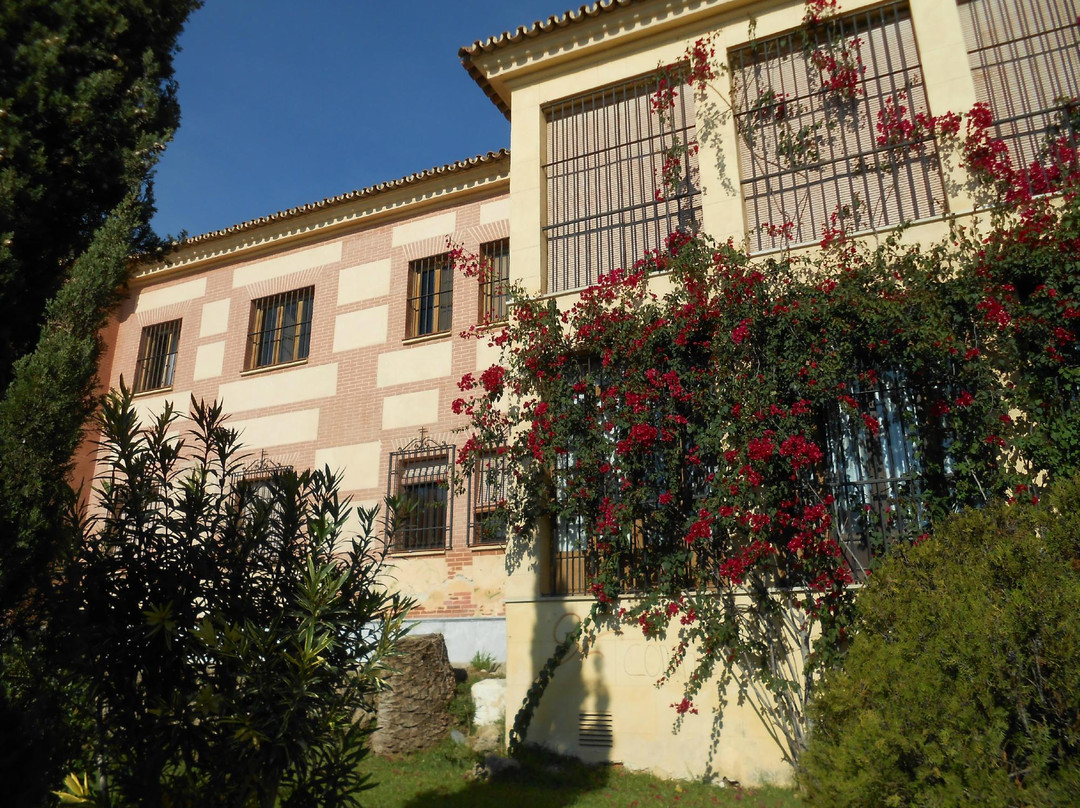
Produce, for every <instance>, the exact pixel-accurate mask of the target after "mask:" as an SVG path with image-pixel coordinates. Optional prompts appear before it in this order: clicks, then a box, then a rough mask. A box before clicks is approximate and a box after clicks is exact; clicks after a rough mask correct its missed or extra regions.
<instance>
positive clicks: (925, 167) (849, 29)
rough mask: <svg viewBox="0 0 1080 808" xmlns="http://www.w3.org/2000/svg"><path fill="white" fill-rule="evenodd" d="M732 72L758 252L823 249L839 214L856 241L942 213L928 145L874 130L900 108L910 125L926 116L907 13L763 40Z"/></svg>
mask: <svg viewBox="0 0 1080 808" xmlns="http://www.w3.org/2000/svg"><path fill="white" fill-rule="evenodd" d="M829 59H835V60H837V61H838V62H839V63H840V66H839V67H831V66H830V62H829ZM729 64H730V67H731V82H732V102H733V105H734V107H735V125H736V129H737V132H738V134H739V138H738V143H739V164H740V171H741V176H742V181H741V185H742V191H743V200H744V206H745V211H746V225H747V232H748V233H749V234H750V244H751V249H752V250H754V251H763V250H769V249H775V248H778V247H782V246H785V245H787V244H789V243H790V244H799V243H808V242H812V241H817V240H818V239H820V238H822V235H823V233H824V232H825V230H826V229H828V228H830V227H832V226H833V225H834V224H835V221H834V219H833V215H834V214H836V216H837V217H839V218H841V219H842V220H843V227H844V229H845V230H846V231H848V232H854V231H855V230H867V229H873V228H879V227H893V226H896V225H899V224H901V223H903V222H906V221H915V220H918V219H925V218H928V217H932V216H936V215H938V214H940V213H941V212H942V210H943V208H942V205H943V202H942V200H943V199H944V191H943V183H942V179H941V169H940V165H939V163H938V157H937V150H936V146H935V144H934V142H933V140H932V139H929V138H917V139H912V140H910V141H908V140H901V141H899V142H898V141H896V140H894V139H887V138H882V137H881V130H880V129H879V128H878V124H879V123H881V122H882V121H883V120H886V121H887V120H888V114H889V111H890V110H897V109H899V107H904V108H905V113H904V120H907V121H909V122H913V121H914V120H915V116H916V115H917V114H918V113H929V107H928V104H927V101H926V93H925V87H924V84H923V76H922V68H921V66H920V64H919V55H918V51H917V49H916V46H915V34H914V30H913V29H912V25H911V18H910V14H909V12H908V9H907V7H906V5H904V4H902V3H890V4H888V5H885V6H881V7H879V8H875V9H873V10H871V11H866V12H860V13H858V14H852V15H848V16H845V17H842V18H840V19H838V20H835V21H832V22H830V23H827V24H824V25H820V26H815V27H813V28H802V29H800V30H798V31H793V32H791V33H787V34H783V35H781V36H777V37H772V38H770V39H765V40H760V41H757V42H754V43H752V44H750V45H747V46H744V47H741V48H738V49H735V50H733V51H731V52H730V54H729ZM845 69H846V70H848V71H849V72H847V73H846V74H845V80H844V81H840V82H839V83H840V89H839V90H838V89H837V88H836V86H835V85H834V86H833V87H832V89H829V88H828V87H827V86H826V85H829V83H830V79H832V78H834V77H836V76H838V75H839V74H840V71H842V70H845ZM845 81H846V83H845ZM913 137H914V136H913ZM789 223H790V224H789ZM785 226H786V230H785V229H784V228H785Z"/></svg>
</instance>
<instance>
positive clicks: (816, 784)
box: [801, 481, 1080, 806]
mask: <svg viewBox="0 0 1080 808" xmlns="http://www.w3.org/2000/svg"><path fill="white" fill-rule="evenodd" d="M857 608H858V620H857V623H856V632H857V633H856V635H855V638H854V642H853V643H852V646H851V649H850V651H849V653H848V654H847V656H846V658H845V661H844V665H843V668H842V670H839V671H836V672H835V673H834V674H832V675H831V676H830V677H829V678H828V679H827V680H826V683H825V685H824V687H823V688H822V689H821V691H820V692H819V695H818V697H817V699H816V701H815V703H814V705H813V710H812V719H813V722H814V728H813V733H812V738H811V743H810V747H809V749H808V751H807V752H806V754H805V755H804V757H803V760H802V771H801V779H802V783H803V785H804V788H805V790H806V793H807V796H808V798H809V804H811V805H814V806H857V805H867V806H869V805H875V806H877V805H888V806H907V805H935V806H941V805H965V806H966V805H979V806H1027V805H1032V806H1034V805H1071V804H1074V802H1073V801H1074V800H1075V799H1076V795H1077V794H1080V483H1078V482H1075V481H1074V482H1070V483H1066V484H1061V485H1058V486H1057V487H1056V488H1055V489H1053V490H1052V492H1051V494H1050V496H1049V497H1048V498H1047V501H1045V502H1044V503H1042V504H1039V505H1030V504H1024V505H1013V506H1005V505H1002V506H1000V507H994V508H987V509H986V510H983V511H974V512H968V513H965V514H963V515H961V516H959V517H956V518H954V519H952V520H950V521H949V522H947V523H946V524H945V525H944V526H943V528H942V529H941V530H940V531H938V532H937V534H936V535H935V536H934V537H933V538H930V539H928V540H926V541H924V542H922V543H921V544H919V545H918V546H915V547H911V548H908V549H906V550H904V551H902V552H900V553H898V554H897V555H896V556H894V557H892V558H891V559H889V560H888V561H887V562H886V563H885V564H884V565H883V566H882V567H881V569H880V570H879V571H877V572H875V573H874V575H873V577H872V579H871V582H870V584H869V585H868V586H867V588H866V590H865V591H864V592H863V593H862V594H861V595H860V597H859V598H858V605H857Z"/></svg>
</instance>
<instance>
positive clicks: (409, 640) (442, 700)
mask: <svg viewBox="0 0 1080 808" xmlns="http://www.w3.org/2000/svg"><path fill="white" fill-rule="evenodd" d="M397 652H398V656H396V657H395V658H394V659H393V660H391V666H392V667H393V668H394V670H393V671H391V673H390V674H389V676H388V677H387V684H388V685H389V689H388V690H386V691H384V692H382V693H380V694H379V696H378V699H377V706H376V716H377V719H376V720H377V723H378V729H376V730H375V733H374V734H373V735H372V736H371V750H372V751H373V752H375V753H376V754H380V755H400V754H405V753H408V752H415V751H417V750H420V749H426V748H427V747H429V746H431V745H432V744H434V743H436V742H437V741H439V740H441V739H442V738H445V737H446V734H447V731H448V730H449V729H450V725H451V723H452V722H451V719H450V713H449V712H448V711H447V709H446V708H447V705H449V704H450V699H451V698H452V697H453V695H454V686H455V682H454V671H453V669H452V668H451V667H450V660H449V659H448V658H447V655H446V642H445V641H444V640H443V636H442V635H441V634H421V635H417V636H409V637H406V638H405V639H403V640H401V641H400V642H399V643H398V648H397Z"/></svg>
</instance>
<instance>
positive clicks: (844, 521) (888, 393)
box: [824, 371, 922, 578]
mask: <svg viewBox="0 0 1080 808" xmlns="http://www.w3.org/2000/svg"><path fill="white" fill-rule="evenodd" d="M850 392H851V396H852V398H853V399H854V400H855V402H856V404H857V405H858V408H859V410H860V412H861V413H866V414H867V415H869V416H871V417H872V418H873V419H875V420H876V423H877V425H878V428H877V432H876V434H875V432H874V430H873V429H872V428H868V425H867V423H866V422H865V421H864V420H863V418H862V417H861V415H860V414H858V413H855V412H853V411H852V409H851V408H850V407H848V406H846V405H842V404H839V403H837V404H835V405H833V406H831V407H830V408H829V410H828V412H827V413H826V417H825V430H824V432H825V445H826V463H827V466H826V468H827V473H828V482H829V484H830V488H831V491H832V495H833V497H834V498H835V501H834V503H833V519H834V525H835V528H836V532H837V535H838V537H839V539H840V540H841V542H842V543H843V546H844V551H845V555H846V556H847V560H848V563H849V564H850V565H851V569H852V571H853V572H854V573H855V575H856V577H860V578H861V577H863V576H864V575H865V573H866V570H867V569H868V568H869V567H870V565H871V563H872V562H873V560H874V559H875V558H877V557H880V556H881V554H882V553H883V552H884V551H885V549H886V548H887V546H888V545H889V543H890V542H891V541H893V540H895V539H897V538H899V537H900V536H903V535H906V534H907V533H909V532H910V529H911V528H912V527H915V526H917V525H918V524H919V523H921V521H922V519H921V517H920V514H919V509H920V500H921V497H920V493H921V481H920V474H921V473H922V463H921V462H920V460H919V456H918V454H917V453H916V443H917V439H918V432H919V427H920V424H919V421H918V417H919V415H918V410H917V407H916V401H915V396H914V393H913V392H912V390H911V388H910V386H909V385H908V384H907V383H906V380H905V379H904V375H903V374H902V373H899V372H897V371H890V372H888V373H885V374H882V375H881V376H880V377H879V378H877V379H874V380H873V381H872V382H865V381H864V382H860V383H859V384H856V385H852V387H851V389H850ZM913 520H914V524H913Z"/></svg>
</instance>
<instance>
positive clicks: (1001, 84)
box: [959, 0, 1080, 192]
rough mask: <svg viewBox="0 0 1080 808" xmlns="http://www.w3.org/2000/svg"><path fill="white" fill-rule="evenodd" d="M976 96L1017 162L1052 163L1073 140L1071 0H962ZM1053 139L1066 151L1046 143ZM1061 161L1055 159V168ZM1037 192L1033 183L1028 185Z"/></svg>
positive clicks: (1076, 33)
mask: <svg viewBox="0 0 1080 808" xmlns="http://www.w3.org/2000/svg"><path fill="white" fill-rule="evenodd" d="M959 8H960V20H961V24H962V26H963V29H964V40H965V42H966V44H967V49H968V61H969V63H970V64H971V73H972V78H973V79H974V81H975V95H976V99H977V100H978V101H981V102H983V103H985V104H987V105H989V107H990V109H991V110H992V112H993V115H994V122H995V128H996V130H997V131H996V136H997V137H999V138H1002V139H1003V140H1004V141H1005V143H1006V145H1008V147H1009V153H1010V154H1011V156H1012V158H1013V164H1014V166H1015V167H1016V168H1026V167H1028V166H1030V165H1031V164H1032V163H1040V164H1043V165H1047V164H1054V163H1056V162H1057V161H1058V160H1060V159H1061V158H1062V157H1063V156H1064V157H1066V159H1067V158H1068V156H1069V155H1070V152H1071V160H1072V162H1073V165H1072V168H1073V170H1076V168H1077V166H1076V165H1075V161H1076V153H1075V151H1074V150H1075V149H1076V147H1077V146H1078V145H1080V26H1078V25H1077V12H1078V10H1080V9H1078V7H1077V5H1076V3H1075V2H1071V0H1028V2H1024V3H1017V2H1015V0H962V2H960V3H959ZM1059 138H1062V139H1063V145H1065V146H1066V147H1067V150H1048V149H1047V147H1048V146H1049V145H1050V144H1051V143H1052V142H1053V141H1056V140H1058V139H1059ZM1062 167H1063V166H1060V165H1059V166H1057V168H1062ZM1032 190H1035V191H1036V192H1038V191H1039V190H1040V189H1032Z"/></svg>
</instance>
